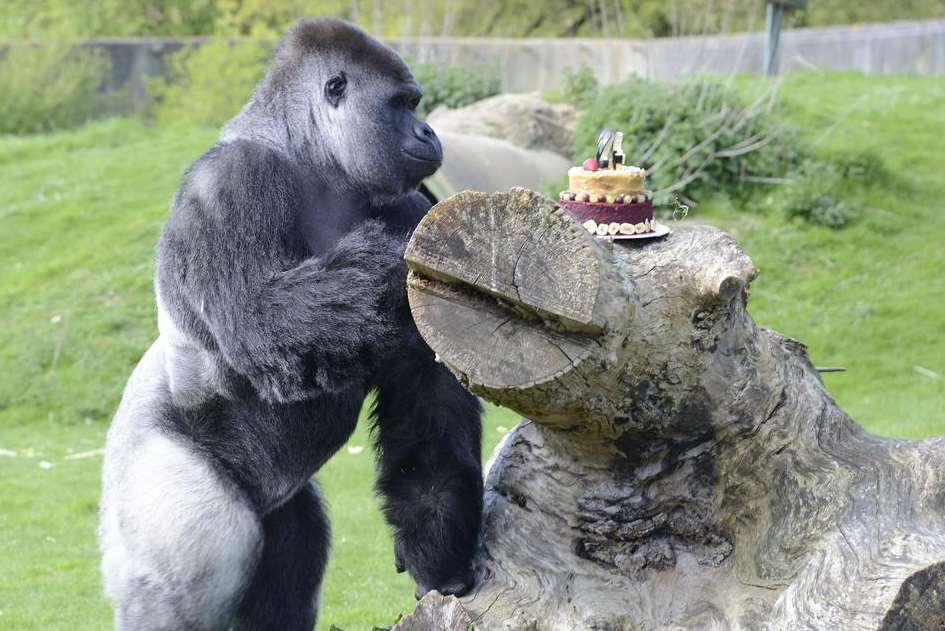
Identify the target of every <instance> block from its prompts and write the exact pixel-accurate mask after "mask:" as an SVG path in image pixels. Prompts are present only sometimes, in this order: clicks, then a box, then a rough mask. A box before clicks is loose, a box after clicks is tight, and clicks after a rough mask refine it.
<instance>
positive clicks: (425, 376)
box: [374, 316, 482, 595]
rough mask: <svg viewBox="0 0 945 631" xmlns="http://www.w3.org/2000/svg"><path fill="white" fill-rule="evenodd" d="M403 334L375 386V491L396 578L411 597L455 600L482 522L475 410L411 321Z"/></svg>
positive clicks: (466, 579) (463, 587) (466, 580)
mask: <svg viewBox="0 0 945 631" xmlns="http://www.w3.org/2000/svg"><path fill="white" fill-rule="evenodd" d="M408 317H409V316H408ZM407 330H408V331H411V330H412V331H411V334H410V336H409V339H408V343H407V344H406V345H405V348H404V349H402V351H401V354H400V356H399V357H398V358H397V359H396V360H393V361H392V362H391V363H390V364H389V365H388V366H386V367H385V370H384V372H383V373H382V374H380V375H379V376H378V378H377V380H376V384H377V389H378V393H377V403H376V405H375V409H374V415H375V418H376V425H375V427H376V437H377V447H378V450H379V451H380V459H379V464H380V476H379V478H378V482H377V488H378V491H380V493H381V494H382V495H383V498H384V514H385V516H386V518H387V521H388V522H389V523H390V524H391V525H392V526H393V527H394V530H395V533H394V537H395V542H394V546H395V554H396V557H397V566H398V570H403V569H406V570H408V571H409V572H410V574H411V576H412V577H413V579H414V581H416V583H417V593H418V595H422V594H423V593H425V592H426V591H428V590H430V589H436V590H438V591H440V592H441V593H455V594H462V593H464V592H466V591H467V590H468V589H469V588H470V587H472V584H473V576H472V568H471V558H472V555H473V552H474V551H475V547H476V543H477V540H478V535H479V526H480V519H481V516H482V465H481V460H480V443H481V435H482V427H481V419H480V416H481V406H480V405H479V402H478V400H477V399H476V398H475V397H474V396H472V395H471V394H469V393H468V392H467V391H466V390H464V389H463V388H462V386H460V384H459V383H458V382H457V381H456V379H455V377H453V375H452V374H450V372H449V371H448V370H447V369H446V368H445V367H443V366H442V365H441V364H438V363H436V362H435V361H434V356H433V353H432V352H431V351H430V349H429V347H427V346H426V344H425V343H424V342H423V340H422V339H420V337H419V334H418V333H417V332H416V329H415V328H414V327H413V323H412V321H411V322H410V323H409V325H408V327H407Z"/></svg>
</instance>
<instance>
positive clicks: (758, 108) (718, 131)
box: [573, 79, 799, 203]
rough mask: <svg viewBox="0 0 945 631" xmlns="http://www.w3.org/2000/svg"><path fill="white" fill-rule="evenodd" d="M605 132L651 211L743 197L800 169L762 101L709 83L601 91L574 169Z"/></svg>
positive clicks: (786, 134) (638, 83) (581, 127)
mask: <svg viewBox="0 0 945 631" xmlns="http://www.w3.org/2000/svg"><path fill="white" fill-rule="evenodd" d="M764 98H765V97H762V99H764ZM605 127H608V128H610V129H613V130H619V131H622V132H624V142H623V148H624V151H625V152H626V154H627V160H628V162H629V163H630V164H636V165H640V166H643V167H645V168H646V169H647V171H648V172H649V173H648V183H649V186H650V187H651V188H652V189H653V190H654V191H656V192H657V199H656V201H657V203H666V202H667V201H669V200H670V199H671V198H672V197H673V195H674V194H679V195H682V196H684V197H686V198H688V199H692V200H697V199H699V198H700V197H702V196H704V195H706V194H708V193H711V192H715V191H725V192H726V193H727V194H729V195H736V196H738V195H739V194H748V193H750V192H751V191H752V190H753V188H754V187H755V186H756V184H755V182H758V181H760V180H765V179H768V178H774V177H784V176H785V175H786V174H788V173H789V172H790V170H791V168H792V165H794V164H796V163H797V161H798V153H799V152H798V148H797V146H796V144H797V143H796V141H795V140H794V134H793V133H792V130H791V129H789V128H787V127H785V125H784V124H783V123H782V122H781V121H780V119H779V118H778V117H776V116H775V115H773V114H772V112H771V107H770V106H769V105H768V101H765V100H759V101H755V102H753V103H748V102H746V101H745V100H744V99H743V98H742V97H741V95H740V94H739V93H738V92H737V91H736V90H735V89H734V88H732V87H730V86H728V85H726V84H723V83H717V82H711V81H707V80H705V81H697V82H691V83H679V84H671V83H660V82H656V81H651V80H646V79H632V80H630V81H627V82H625V83H622V84H620V85H617V86H613V87H608V88H604V89H603V90H601V91H600V93H599V95H598V96H597V97H596V98H595V99H594V100H593V102H591V103H589V104H588V106H587V109H586V110H585V111H584V113H583V114H582V115H581V118H580V119H579V121H578V125H577V130H576V136H575V153H574V156H573V157H574V159H575V160H576V161H577V163H580V162H581V161H582V160H583V159H584V158H586V157H588V156H593V155H594V154H595V152H596V144H597V136H598V134H599V133H600V130H601V129H603V128H605Z"/></svg>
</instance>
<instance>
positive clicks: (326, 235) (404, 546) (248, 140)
mask: <svg viewBox="0 0 945 631" xmlns="http://www.w3.org/2000/svg"><path fill="white" fill-rule="evenodd" d="M420 98H421V90H420V87H419V86H418V85H417V83H416V81H415V80H414V79H413V77H412V76H411V74H410V71H409V70H408V68H407V66H406V65H405V64H404V62H403V60H402V59H401V58H400V57H399V56H398V55H397V54H396V53H395V52H394V51H392V50H391V49H390V48H388V47H387V46H385V45H383V44H381V43H380V42H378V41H377V40H375V39H373V38H371V37H370V36H368V35H367V34H365V33H364V32H363V31H361V30H359V29H358V28H356V27H354V26H352V25H350V24H347V23H345V22H342V21H338V20H303V21H301V22H299V23H298V24H297V25H296V26H295V27H293V28H292V29H291V30H290V31H289V33H288V34H287V35H286V36H285V37H284V39H283V40H282V42H281V43H280V44H279V46H278V47H277V49H276V52H275V54H274V59H273V62H272V64H271V66H270V68H269V70H268V72H267V74H266V76H265V77H264V78H263V80H262V81H261V82H260V84H259V85H258V86H257V88H256V90H255V93H254V94H253V96H252V98H251V99H250V100H249V102H248V103H247V104H246V105H245V106H244V108H243V109H242V111H241V112H240V113H239V114H238V115H237V116H236V117H235V118H234V119H233V120H232V121H230V122H229V123H228V124H227V125H226V126H225V127H224V129H223V132H222V133H221V136H220V139H219V141H218V143H217V144H216V145H215V146H214V147H212V148H211V149H210V150H209V151H207V152H206V153H205V154H204V155H202V156H201V157H200V158H198V159H197V160H196V161H195V162H194V163H193V164H192V165H191V166H190V167H189V168H188V169H187V171H186V172H185V174H184V176H183V180H182V183H181V185H180V188H179V189H178V190H177V192H176V194H175V196H174V200H173V204H172V209H171V214H170V218H169V220H168V222H167V224H166V226H165V228H164V231H163V233H162V236H161V238H160V243H159V245H158V255H157V271H156V280H155V287H156V293H157V302H158V326H159V331H160V334H159V337H158V339H157V340H156V341H155V342H154V343H153V345H152V346H151V347H150V348H149V349H148V351H147V352H146V353H145V354H144V356H143V358H142V359H141V361H140V362H139V364H138V365H137V367H136V368H135V370H134V372H133V374H132V375H131V377H130V379H129V381H128V384H127V386H126V388H125V391H124V395H123V397H122V400H121V404H120V406H119V408H118V411H117V413H116V415H115V418H114V420H113V422H112V426H111V428H110V430H109V432H108V439H107V445H106V457H105V463H104V471H103V494H102V508H101V524H100V533H99V538H100V543H101V549H102V572H103V575H104V578H105V589H106V593H107V594H108V596H109V597H110V598H111V599H112V600H113V602H114V604H115V607H116V627H117V628H118V629H135V630H149V629H161V630H184V629H186V630H194V631H198V630H200V631H203V630H218V629H220V630H222V629H240V630H242V629H278V630H283V631H285V630H288V631H294V630H302V629H304V630H310V629H312V627H313V626H314V624H315V620H316V616H317V611H318V598H319V593H320V586H321V582H322V576H323V573H324V569H325V563H326V560H327V556H328V548H329V528H328V522H327V520H326V517H325V512H324V510H323V508H322V505H321V501H320V499H319V494H318V491H317V490H316V487H315V486H314V484H313V483H312V481H311V478H312V476H313V474H314V473H315V472H316V471H318V469H319V468H320V467H321V466H322V465H323V464H324V463H325V462H326V461H327V460H328V459H329V458H330V457H331V455H332V454H334V453H335V452H336V451H337V450H338V449H339V448H340V447H341V446H342V445H343V444H344V443H345V441H346V440H347V439H348V437H349V436H350V435H351V433H352V431H353V430H354V428H355V424H356V422H357V418H358V413H359V410H360V409H361V406H362V404H363V402H364V400H365V397H366V395H367V394H368V393H369V392H371V391H374V392H375V394H376V399H375V405H374V408H373V411H372V416H373V422H374V425H373V435H374V437H375V442H376V448H377V462H378V468H379V475H378V482H377V491H378V493H379V494H380V495H381V496H382V498H383V512H384V515H385V518H386V520H387V521H388V523H389V524H390V525H391V527H392V529H393V533H394V551H395V558H396V565H397V568H396V569H397V570H398V571H404V570H406V571H408V572H409V573H410V575H411V577H412V578H413V579H414V581H415V582H416V584H417V592H418V594H422V593H424V592H426V591H428V590H432V589H436V590H439V591H440V592H443V593H447V594H448V593H453V594H462V593H464V592H466V591H467V590H469V589H470V588H471V586H472V583H473V572H472V568H471V558H472V554H473V551H474V548H475V546H476V543H477V539H478V534H479V527H480V518H481V514H482V471H481V464H480V442H481V418H480V417H481V408H480V405H479V403H478V401H477V400H476V399H475V397H473V396H472V395H470V394H469V393H467V392H466V391H465V390H464V389H463V388H462V387H461V386H460V385H459V383H458V382H457V381H456V379H455V378H454V377H453V376H452V375H451V374H450V373H449V372H448V371H447V370H446V369H445V368H444V367H443V366H442V365H441V364H439V363H438V362H437V361H436V359H435V357H434V355H433V353H432V352H431V350H430V349H429V347H427V346H426V344H425V343H424V342H423V340H422V339H421V338H420V336H419V334H418V332H417V330H416V328H415V326H414V324H413V320H412V318H411V316H410V310H409V307H408V305H407V303H406V293H405V289H404V287H405V282H404V281H405V274H406V268H405V266H404V261H403V252H404V247H405V242H406V238H407V236H408V234H409V232H410V231H411V230H412V229H413V228H414V227H415V226H416V224H417V222H418V221H419V220H420V218H421V217H422V216H423V215H424V213H425V212H426V211H427V210H428V208H429V202H427V201H426V199H425V198H424V196H423V195H422V194H420V193H419V192H417V190H416V189H417V186H418V184H419V183H420V182H421V180H422V179H423V178H424V177H427V176H429V175H431V174H432V173H434V172H435V171H436V169H437V168H438V167H439V165H440V163H441V159H442V150H441V147H440V142H439V139H438V138H437V137H436V135H435V134H434V132H433V130H432V129H431V128H430V127H429V126H428V125H426V123H424V122H422V121H420V120H418V119H417V117H416V115H415V113H414V110H415V108H416V106H417V104H418V102H419V101H420Z"/></svg>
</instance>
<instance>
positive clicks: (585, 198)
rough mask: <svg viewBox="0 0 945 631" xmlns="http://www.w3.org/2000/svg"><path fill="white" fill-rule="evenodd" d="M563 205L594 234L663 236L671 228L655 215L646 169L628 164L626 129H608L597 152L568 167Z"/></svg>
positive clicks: (633, 236)
mask: <svg viewBox="0 0 945 631" xmlns="http://www.w3.org/2000/svg"><path fill="white" fill-rule="evenodd" d="M559 200H560V203H561V205H562V206H563V207H564V208H565V209H567V210H568V211H569V212H570V213H571V214H572V215H574V216H575V217H577V219H578V221H580V222H581V224H582V225H583V226H584V228H585V229H586V230H587V231H588V232H590V233H591V234H595V235H597V236H599V237H607V238H612V239H632V238H645V237H647V236H650V237H656V236H663V235H664V234H667V233H668V232H669V229H668V228H666V227H665V226H662V225H660V224H658V223H657V222H656V221H655V220H654V219H653V200H652V193H650V192H649V191H647V190H646V171H645V170H644V169H642V168H640V167H637V166H632V165H627V164H626V155H625V154H624V150H623V133H622V132H619V131H618V132H614V131H612V130H610V129H604V130H603V131H602V132H601V133H600V136H598V138H597V154H596V155H595V157H593V158H588V159H587V160H585V161H584V162H583V164H582V165H581V166H575V167H571V168H570V169H568V190H566V191H562V192H561V195H560V197H559Z"/></svg>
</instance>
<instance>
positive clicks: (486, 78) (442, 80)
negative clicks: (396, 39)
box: [411, 63, 502, 116]
mask: <svg viewBox="0 0 945 631" xmlns="http://www.w3.org/2000/svg"><path fill="white" fill-rule="evenodd" d="M411 70H413V75H414V77H415V78H416V79H417V81H418V82H419V83H420V85H421V86H423V100H422V101H421V102H420V106H419V107H418V108H417V113H418V114H419V115H420V116H426V115H427V114H428V113H430V112H432V111H433V110H434V109H435V108H436V107H437V106H438V105H445V106H446V107H450V108H455V107H463V106H465V105H469V104H470V103H475V102H476V101H481V100H482V99H485V98H487V97H490V96H495V95H496V94H498V93H499V91H500V90H501V89H502V75H501V73H500V72H498V70H497V69H496V68H495V66H492V65H488V64H482V65H473V66H444V65H442V64H435V63H421V64H413V65H411Z"/></svg>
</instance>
